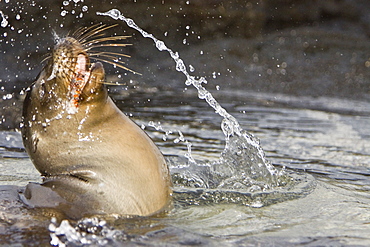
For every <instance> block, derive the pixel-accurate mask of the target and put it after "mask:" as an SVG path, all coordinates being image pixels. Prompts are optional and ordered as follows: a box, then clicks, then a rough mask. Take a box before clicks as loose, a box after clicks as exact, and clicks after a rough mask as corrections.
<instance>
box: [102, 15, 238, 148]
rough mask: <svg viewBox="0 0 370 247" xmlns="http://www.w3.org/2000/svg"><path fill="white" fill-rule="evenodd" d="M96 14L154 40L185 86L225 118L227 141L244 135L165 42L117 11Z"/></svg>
mask: <svg viewBox="0 0 370 247" xmlns="http://www.w3.org/2000/svg"><path fill="white" fill-rule="evenodd" d="M96 14H97V15H105V16H110V17H112V18H113V19H115V20H122V21H124V22H126V24H127V25H128V26H129V27H131V28H134V29H136V30H137V31H139V32H140V33H141V34H142V35H143V37H145V38H150V39H152V40H153V41H154V43H155V45H156V47H157V49H158V50H160V51H167V52H168V53H169V54H170V56H171V57H172V59H173V60H174V61H175V63H176V70H177V71H180V72H182V73H183V74H184V75H185V76H186V82H185V84H186V85H188V86H189V85H193V86H194V87H195V88H196V89H197V90H198V97H199V98H200V99H204V100H205V101H206V102H207V103H208V104H209V105H210V106H211V107H212V108H213V109H214V110H215V112H216V113H217V114H219V115H220V116H221V117H223V120H222V124H221V128H222V131H223V133H224V134H225V137H226V141H227V140H228V139H229V137H230V136H233V135H235V134H236V135H238V136H241V135H242V128H241V127H240V125H239V123H238V121H237V120H236V119H235V118H234V117H233V116H232V115H230V114H229V113H228V112H227V111H226V110H225V109H224V108H223V107H222V106H221V105H220V104H219V103H218V102H217V101H216V99H215V98H214V97H213V96H212V94H211V93H210V92H209V91H207V90H206V89H205V88H204V87H203V86H202V83H204V84H207V80H206V79H205V78H204V77H201V78H199V79H195V77H194V76H191V75H190V74H189V73H188V71H187V69H186V66H185V64H184V61H183V60H182V59H181V58H180V56H179V54H178V53H177V52H173V51H172V50H171V49H169V48H168V47H167V46H166V45H165V43H164V42H163V41H161V40H158V39H157V38H155V37H154V36H153V35H152V34H150V33H147V32H146V31H144V30H143V29H141V28H140V27H139V26H137V25H136V23H135V22H134V21H133V20H132V19H130V18H126V17H125V16H123V15H122V14H121V12H120V11H119V10H117V9H111V10H109V11H107V12H105V13H101V12H97V13H96Z"/></svg>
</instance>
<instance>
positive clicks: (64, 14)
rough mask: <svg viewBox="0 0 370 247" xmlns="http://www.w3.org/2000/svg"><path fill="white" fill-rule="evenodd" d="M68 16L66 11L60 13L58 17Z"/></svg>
mask: <svg viewBox="0 0 370 247" xmlns="http://www.w3.org/2000/svg"><path fill="white" fill-rule="evenodd" d="M67 14H68V11H67V10H63V11H62V12H60V15H61V16H66V15H67Z"/></svg>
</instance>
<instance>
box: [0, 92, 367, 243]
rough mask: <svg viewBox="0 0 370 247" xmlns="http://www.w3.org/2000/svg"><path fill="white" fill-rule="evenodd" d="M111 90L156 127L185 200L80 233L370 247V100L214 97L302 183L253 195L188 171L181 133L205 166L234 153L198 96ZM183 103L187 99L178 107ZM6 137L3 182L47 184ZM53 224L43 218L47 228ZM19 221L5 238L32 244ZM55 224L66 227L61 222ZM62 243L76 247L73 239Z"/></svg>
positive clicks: (120, 238)
mask: <svg viewBox="0 0 370 247" xmlns="http://www.w3.org/2000/svg"><path fill="white" fill-rule="evenodd" d="M148 90H150V89H148ZM111 92H112V94H113V96H114V98H115V99H116V100H117V104H118V105H119V106H120V107H121V109H123V111H124V112H127V113H128V114H131V115H132V118H133V119H135V120H136V122H137V123H138V124H139V125H145V126H146V127H145V130H146V131H147V132H148V133H149V135H150V136H151V137H152V138H153V139H154V140H155V141H156V143H157V144H158V145H159V147H160V149H161V150H162V151H163V152H164V154H165V155H166V157H167V159H168V160H169V161H170V162H169V163H170V167H171V173H172V174H173V177H174V179H175V194H174V198H175V203H174V208H173V209H172V210H171V211H169V212H168V214H166V215H161V216H156V217H144V218H139V219H121V220H118V221H113V222H112V221H109V220H108V222H107V223H106V225H105V226H104V227H103V225H104V224H103V223H100V224H103V225H102V228H101V229H103V230H104V231H103V230H102V231H100V232H99V231H98V232H91V231H90V232H89V230H88V227H87V226H88V225H89V224H91V223H86V222H85V223H80V225H79V227H78V232H84V231H87V232H89V234H90V235H89V234H88V235H87V238H88V237H89V236H90V237H91V238H94V239H95V240H96V239H99V241H103V242H101V243H109V244H112V245H120V244H122V242H124V243H125V244H129V245H130V244H132V245H135V244H139V243H140V244H150V245H163V244H176V245H181V244H186V245H190V244H203V245H214V244H220V243H222V244H223V245H235V244H240V245H248V244H250V245H254V244H262V245H294V244H307V245H335V246H337V245H343V244H360V245H367V244H370V238H369V235H368V233H369V231H370V224H369V223H370V190H369V189H370V179H369V175H370V168H369V160H370V142H369V131H368V127H367V126H369V124H370V118H369V115H370V114H369V113H370V112H369V109H370V104H369V103H368V102H364V101H362V102H361V101H355V100H342V99H334V98H309V97H307V98H302V97H301V98H295V97H292V96H284V95H272V94H271V95H270V94H258V93H249V92H242V91H238V92H235V91H226V90H224V91H222V92H218V91H215V92H213V94H214V96H215V97H216V98H217V97H219V98H220V101H221V103H222V104H223V106H224V107H225V108H226V109H227V110H229V111H230V113H232V114H233V115H234V116H235V117H236V118H237V119H238V120H239V121H240V123H241V125H242V127H243V128H244V129H246V130H248V131H250V132H251V133H253V134H254V135H255V136H257V137H258V138H259V139H260V140H261V145H262V147H263V148H264V150H265V152H266V155H267V158H268V159H269V160H270V161H272V163H274V164H275V166H276V167H278V168H279V169H282V168H283V167H286V171H287V175H288V176H287V177H288V178H291V177H293V178H294V179H293V180H291V181H295V182H291V181H290V184H289V181H287V184H288V185H285V186H281V187H277V188H275V189H273V190H270V191H269V190H267V191H265V192H263V191H255V192H253V190H248V191H245V190H237V189H235V190H227V189H224V190H222V189H219V190H217V189H207V188H205V187H204V186H203V185H204V183H205V182H207V181H206V179H207V176H203V177H202V175H207V169H209V166H205V167H200V168H199V167H198V168H196V169H195V168H192V167H188V163H187V158H186V157H185V155H186V154H187V152H188V149H187V146H186V143H184V142H181V141H180V142H178V141H176V139H178V138H179V132H178V131H180V132H181V133H182V134H183V135H184V138H185V139H186V140H188V141H189V142H191V143H192V156H193V157H194V159H195V160H196V161H197V162H199V164H209V162H211V161H214V160H216V159H217V158H218V157H219V155H220V153H221V152H222V150H223V148H224V137H223V134H222V132H221V130H220V128H219V124H220V121H221V119H220V118H219V117H217V116H216V115H215V114H214V112H213V111H212V110H210V108H209V107H208V106H207V105H206V104H205V103H204V102H202V101H200V100H198V99H197V97H196V94H195V92H193V91H192V90H188V91H187V92H186V93H183V94H182V95H181V96H179V94H178V93H176V94H173V93H171V92H161V91H157V92H152V93H151V95H150V101H148V95H147V94H146V93H136V92H135V91H130V95H127V92H126V94H123V93H122V92H123V91H121V88H120V87H115V88H113V87H112V88H111ZM221 96H222V97H221ZM179 97H181V102H182V103H176V102H178V99H179ZM150 121H153V122H154V123H156V126H157V127H158V125H159V124H158V122H160V126H161V127H162V129H163V131H158V130H156V129H155V128H154V127H149V122H150ZM166 132H167V134H166ZM170 132H172V134H171V133H170ZM0 137H1V138H0V144H1V145H0V146H1V148H0V154H1V157H2V158H1V163H0V164H1V166H2V167H1V169H2V176H1V184H2V185H11V184H13V185H20V186H24V185H25V184H27V182H28V181H35V182H40V181H39V180H40V178H39V175H38V173H37V172H36V171H35V169H34V168H33V166H32V164H31V162H30V161H29V159H28V158H25V154H24V153H23V152H22V145H21V139H20V137H19V134H17V133H15V132H1V133H0ZM164 137H165V138H164ZM163 138H164V139H166V141H163ZM176 173H179V174H182V175H188V177H187V178H189V176H190V177H191V176H193V178H194V180H193V182H194V183H188V184H186V183H185V184H184V183H183V181H184V180H181V179H180V180H178V181H176V179H178V178H179V177H178V176H177V175H176ZM196 178H199V180H196ZM208 179H210V178H209V177H208ZM189 181H191V180H189V179H187V180H186V182H189ZM202 183H203V185H202ZM261 202H264V204H263V203H262V204H261ZM3 211H4V209H3ZM49 220H50V219H49ZM18 222H20V220H19V219H18ZM49 223H50V221H48V220H45V221H43V224H44V225H48V224H49ZM9 224H10V223H9V222H7V223H6V221H5V220H4V218H2V221H1V227H2V228H1V229H2V234H3V236H4V234H8V235H9V236H10V238H9V239H10V240H12V242H17V241H19V242H23V241H25V242H26V240H27V237H24V236H23V235H22V236H23V239H22V240H19V239H18V237H17V236H19V234H20V232H22V231H24V228H17V227H14V226H13V227H12V228H10V226H9ZM70 224H71V225H74V223H73V222H70ZM18 225H19V223H18ZM54 227H56V229H59V228H58V227H62V226H59V223H55V225H54ZM63 227H66V226H63ZM22 229H23V230H22ZM53 229H54V228H53ZM66 229H68V227H66ZM70 229H72V227H71V228H70ZM54 230H55V229H54ZM64 230H65V229H64ZM49 234H51V233H50V232H49ZM26 236H27V234H26ZM93 236H95V237H93ZM32 238H33V239H35V238H36V239H38V240H37V241H40V242H42V243H47V242H48V241H50V236H49V235H48V234H47V233H45V232H44V233H43V234H41V233H40V235H37V234H36V237H35V235H34V236H33V237H32ZM17 239H18V240H17ZM60 240H61V241H64V242H66V241H68V240H67V238H66V237H65V236H64V237H60ZM95 240H91V241H95ZM70 241H72V240H70ZM74 241H77V242H78V241H81V239H77V240H74ZM86 241H87V240H86ZM96 241H97V240H96ZM104 241H105V242H104Z"/></svg>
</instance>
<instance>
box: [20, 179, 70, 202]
mask: <svg viewBox="0 0 370 247" xmlns="http://www.w3.org/2000/svg"><path fill="white" fill-rule="evenodd" d="M19 196H20V198H21V200H22V201H23V202H24V203H25V204H26V205H27V206H29V207H31V208H36V207H41V208H55V207H57V206H59V205H61V204H66V203H67V201H66V200H65V199H64V198H62V197H61V196H60V195H59V194H58V193H56V192H55V191H53V190H52V189H51V188H50V187H47V186H44V185H42V184H38V183H29V184H28V185H27V186H26V189H25V190H24V192H23V193H20V194H19Z"/></svg>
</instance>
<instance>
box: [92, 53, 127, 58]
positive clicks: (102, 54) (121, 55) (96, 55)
mask: <svg viewBox="0 0 370 247" xmlns="http://www.w3.org/2000/svg"><path fill="white" fill-rule="evenodd" d="M108 55H109V56H111V57H115V58H116V59H118V58H119V57H128V58H130V57H131V56H130V55H127V54H121V53H117V52H109V51H102V52H94V53H89V56H90V57H98V56H108Z"/></svg>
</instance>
